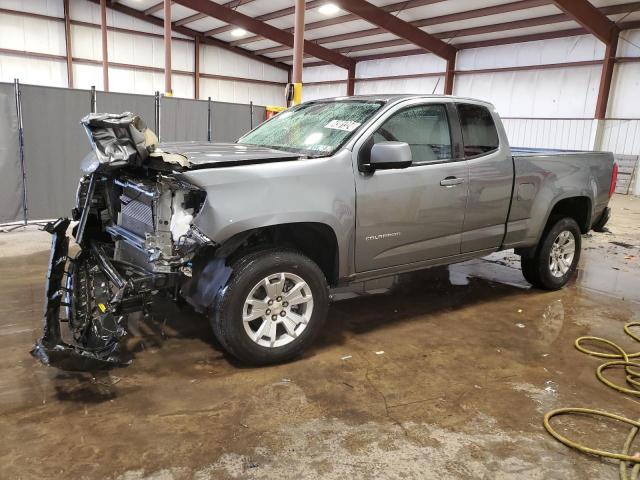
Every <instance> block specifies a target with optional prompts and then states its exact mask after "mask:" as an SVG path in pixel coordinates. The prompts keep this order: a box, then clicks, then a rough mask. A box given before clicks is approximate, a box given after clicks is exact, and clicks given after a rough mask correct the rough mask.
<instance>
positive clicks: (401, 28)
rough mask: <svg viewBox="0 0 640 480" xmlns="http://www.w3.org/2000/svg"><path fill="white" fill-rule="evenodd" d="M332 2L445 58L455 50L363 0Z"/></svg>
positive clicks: (451, 56)
mask: <svg viewBox="0 0 640 480" xmlns="http://www.w3.org/2000/svg"><path fill="white" fill-rule="evenodd" d="M333 3H334V4H335V5H337V6H339V7H340V8H343V9H344V10H347V11H348V12H351V13H353V14H354V15H357V16H359V17H360V18H362V19H363V20H366V21H367V22H370V23H373V24H374V25H378V26H379V27H381V28H384V29H385V30H386V31H387V32H390V33H393V34H394V35H397V36H398V37H400V38H403V39H405V40H407V41H408V42H411V43H413V44H414V45H417V46H418V47H420V48H422V49H424V50H426V51H428V52H431V53H433V54H435V55H437V56H439V57H441V58H444V59H446V60H448V59H450V58H453V57H454V56H455V54H456V52H457V50H456V49H455V48H454V47H452V46H451V45H448V44H446V43H445V42H443V41H442V40H440V39H438V38H436V37H434V36H433V35H430V34H428V33H427V32H425V31H423V30H420V29H419V28H418V27H414V26H413V25H411V24H410V23H408V22H405V21H404V20H401V19H399V18H398V17H396V16H395V15H392V14H390V13H388V12H385V11H384V10H383V9H381V8H379V7H376V6H375V5H372V4H370V3H368V2H366V1H364V0H333Z"/></svg>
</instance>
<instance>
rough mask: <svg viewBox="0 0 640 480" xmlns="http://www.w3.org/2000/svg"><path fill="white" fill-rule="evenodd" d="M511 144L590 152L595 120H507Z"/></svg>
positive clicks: (505, 123)
mask: <svg viewBox="0 0 640 480" xmlns="http://www.w3.org/2000/svg"><path fill="white" fill-rule="evenodd" d="M503 121H504V127H505V130H506V131H507V136H508V137H509V142H510V143H511V145H513V146H515V147H535V148H558V149H564V150H588V149H589V148H590V146H589V142H590V139H591V133H592V132H591V130H592V128H593V120H556V119H536V118H505V119H503Z"/></svg>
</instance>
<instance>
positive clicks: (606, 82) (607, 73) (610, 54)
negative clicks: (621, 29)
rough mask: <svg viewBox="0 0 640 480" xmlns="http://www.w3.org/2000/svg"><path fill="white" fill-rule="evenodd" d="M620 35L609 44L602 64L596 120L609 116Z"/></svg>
mask: <svg viewBox="0 0 640 480" xmlns="http://www.w3.org/2000/svg"><path fill="white" fill-rule="evenodd" d="M618 36H619V34H618V33H615V34H614V35H613V37H612V39H611V41H610V42H609V43H608V44H607V49H606V50H605V53H604V62H603V63H602V75H601V76H600V89H599V90H598V101H597V103H596V119H599V120H603V119H604V118H605V117H606V116H607V105H608V103H609V95H610V93H611V80H612V78H613V69H614V67H615V65H616V51H617V50H618Z"/></svg>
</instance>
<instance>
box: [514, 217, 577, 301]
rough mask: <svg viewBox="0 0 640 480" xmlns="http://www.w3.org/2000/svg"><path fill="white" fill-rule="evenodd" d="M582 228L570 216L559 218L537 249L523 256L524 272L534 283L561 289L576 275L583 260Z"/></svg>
mask: <svg viewBox="0 0 640 480" xmlns="http://www.w3.org/2000/svg"><path fill="white" fill-rule="evenodd" d="M580 246H581V236H580V227H579V226H578V224H577V223H576V221H575V220H574V219H572V218H569V217H564V218H560V219H556V220H555V223H553V224H552V226H551V228H548V229H547V230H546V231H545V233H544V235H543V237H542V239H541V241H540V244H539V245H538V246H537V248H535V249H533V250H532V251H530V252H528V253H526V254H524V255H522V257H521V263H522V274H523V275H524V278H525V279H526V280H527V281H528V282H529V283H531V284H532V285H533V286H535V287H538V288H542V289H544V290H558V289H560V288H562V287H563V286H564V285H566V283H567V282H568V281H569V279H570V278H571V277H572V276H573V274H574V272H575V271H576V268H577V266H578V261H579V260H580Z"/></svg>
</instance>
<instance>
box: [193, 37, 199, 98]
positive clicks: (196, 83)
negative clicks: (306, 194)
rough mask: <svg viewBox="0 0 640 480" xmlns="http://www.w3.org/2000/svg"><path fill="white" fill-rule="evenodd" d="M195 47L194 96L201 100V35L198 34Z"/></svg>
mask: <svg viewBox="0 0 640 480" xmlns="http://www.w3.org/2000/svg"><path fill="white" fill-rule="evenodd" d="M195 42H196V43H195V47H194V55H195V57H194V59H193V61H194V69H193V92H194V93H193V97H194V98H195V99H196V100H200V37H198V36H196V39H195Z"/></svg>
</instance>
